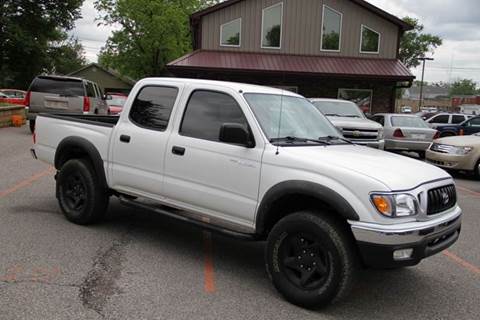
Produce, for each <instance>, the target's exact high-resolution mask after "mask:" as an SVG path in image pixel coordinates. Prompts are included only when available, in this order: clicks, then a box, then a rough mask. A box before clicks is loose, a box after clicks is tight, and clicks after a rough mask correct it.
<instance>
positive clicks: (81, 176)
mask: <svg viewBox="0 0 480 320" xmlns="http://www.w3.org/2000/svg"><path fill="white" fill-rule="evenodd" d="M57 198H58V203H59V205H60V208H61V209H62V212H63V214H64V215H65V217H66V218H67V219H68V220H69V221H71V222H73V223H76V224H80V225H87V224H92V223H95V222H97V221H99V220H100V219H101V218H102V217H103V216H104V215H105V212H106V210H107V207H108V201H109V197H108V194H107V192H106V189H105V188H104V187H103V186H102V184H101V183H100V181H98V178H97V175H96V174H95V171H94V170H93V168H92V165H91V164H90V162H89V161H88V160H85V159H72V160H69V161H67V162H66V163H65V164H64V165H63V166H62V168H61V170H60V172H59V174H58V177H57Z"/></svg>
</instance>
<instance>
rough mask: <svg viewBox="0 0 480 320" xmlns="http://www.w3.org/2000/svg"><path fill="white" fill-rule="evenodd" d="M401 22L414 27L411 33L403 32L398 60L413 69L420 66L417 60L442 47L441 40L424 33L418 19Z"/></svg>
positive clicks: (408, 18) (406, 18)
mask: <svg viewBox="0 0 480 320" xmlns="http://www.w3.org/2000/svg"><path fill="white" fill-rule="evenodd" d="M403 21H405V22H407V23H409V24H411V25H412V26H414V29H413V30H411V31H407V32H405V34H404V35H403V36H402V38H401V40H400V54H399V58H400V60H401V61H402V62H403V63H404V64H405V65H406V66H407V67H408V68H415V67H417V66H419V65H420V61H419V60H418V58H423V57H425V54H426V53H428V52H432V53H433V51H434V50H435V49H436V48H437V47H439V46H441V45H442V42H443V41H442V39H441V38H440V37H438V36H435V35H432V34H428V33H424V32H423V31H424V26H423V25H422V24H421V23H420V22H419V21H418V19H414V18H410V17H405V18H403Z"/></svg>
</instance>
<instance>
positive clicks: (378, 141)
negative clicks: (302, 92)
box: [310, 99, 385, 150]
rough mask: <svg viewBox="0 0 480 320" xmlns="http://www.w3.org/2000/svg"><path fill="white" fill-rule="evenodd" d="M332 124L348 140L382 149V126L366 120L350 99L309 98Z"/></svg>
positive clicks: (383, 143)
mask: <svg viewBox="0 0 480 320" xmlns="http://www.w3.org/2000/svg"><path fill="white" fill-rule="evenodd" d="M310 101H311V102H312V103H313V105H314V106H315V107H317V109H318V110H320V111H321V112H322V113H323V114H324V115H325V116H326V117H327V118H328V120H330V121H331V122H332V124H333V125H334V126H335V127H337V128H338V129H340V130H341V131H342V133H343V136H344V137H345V138H347V139H349V140H350V141H352V142H354V143H356V144H361V145H366V146H369V147H374V148H377V149H382V150H383V149H384V146H385V142H384V140H383V127H382V126H381V125H380V124H378V123H376V122H375V121H372V120H368V119H367V117H365V114H364V113H363V112H362V111H361V110H360V108H359V107H358V106H357V105H356V104H355V103H353V102H351V101H346V100H336V99H310Z"/></svg>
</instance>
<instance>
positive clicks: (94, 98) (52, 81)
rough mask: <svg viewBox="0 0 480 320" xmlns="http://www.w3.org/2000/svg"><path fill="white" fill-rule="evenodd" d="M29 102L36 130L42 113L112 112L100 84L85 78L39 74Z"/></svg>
mask: <svg viewBox="0 0 480 320" xmlns="http://www.w3.org/2000/svg"><path fill="white" fill-rule="evenodd" d="M25 104H26V106H27V108H28V116H27V117H28V120H30V130H31V131H32V132H33V131H34V130H35V118H36V117H37V115H38V114H39V113H42V112H46V113H80V114H99V115H106V114H107V113H108V105H107V103H106V102H105V99H104V98H103V95H102V92H101V90H100V88H99V86H98V85H97V84H96V83H95V82H91V81H88V80H85V79H81V78H73V77H63V76H38V77H36V78H35V79H33V81H32V83H31V84H30V88H29V89H28V92H27V95H26V98H25Z"/></svg>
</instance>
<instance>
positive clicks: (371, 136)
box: [342, 128, 378, 140]
mask: <svg viewBox="0 0 480 320" xmlns="http://www.w3.org/2000/svg"><path fill="white" fill-rule="evenodd" d="M342 132H343V136H344V137H345V138H347V139H350V140H377V137H378V130H367V129H351V128H343V129H342Z"/></svg>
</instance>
